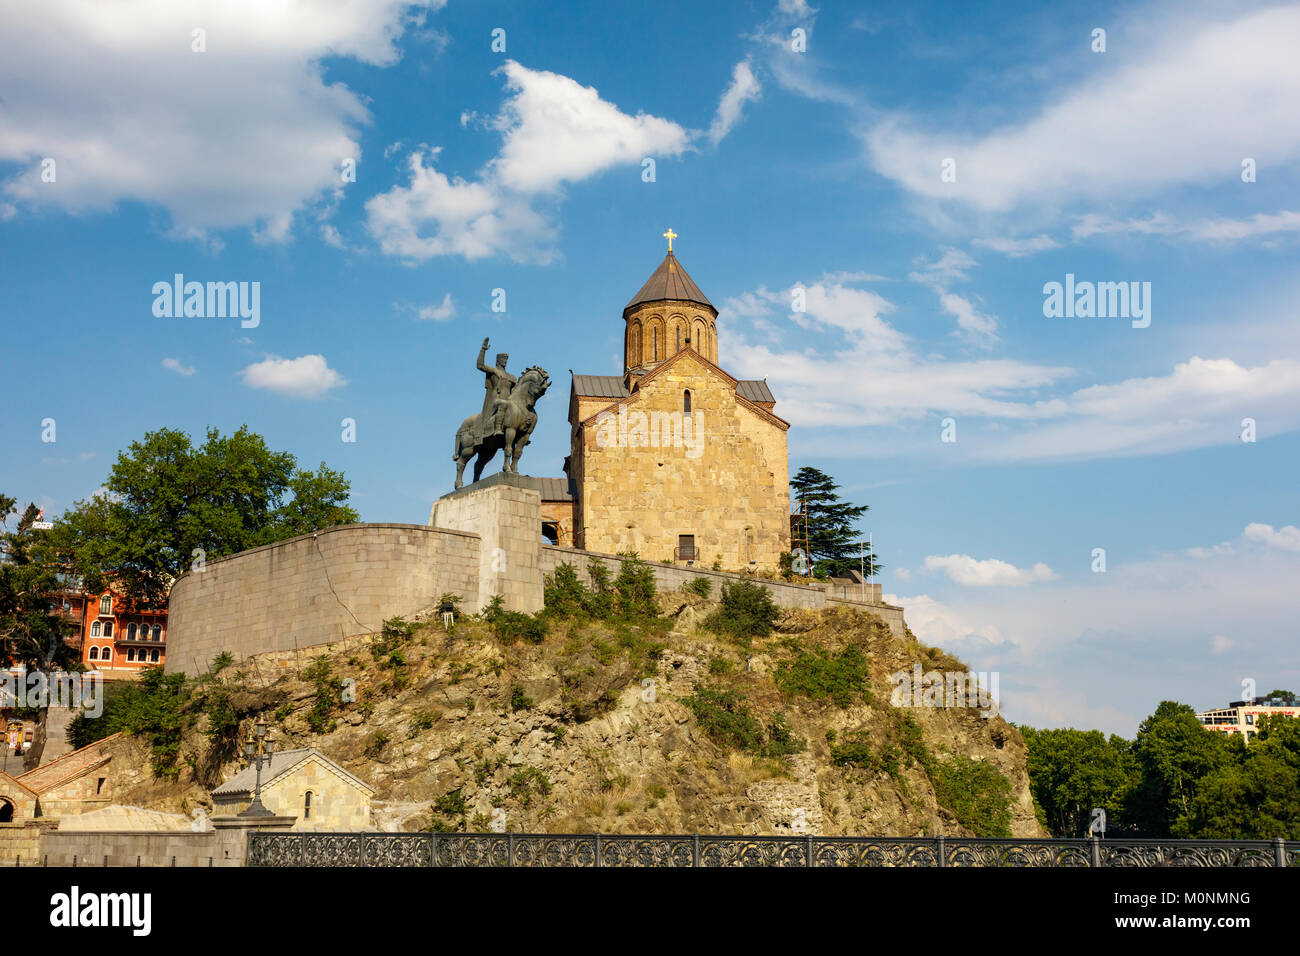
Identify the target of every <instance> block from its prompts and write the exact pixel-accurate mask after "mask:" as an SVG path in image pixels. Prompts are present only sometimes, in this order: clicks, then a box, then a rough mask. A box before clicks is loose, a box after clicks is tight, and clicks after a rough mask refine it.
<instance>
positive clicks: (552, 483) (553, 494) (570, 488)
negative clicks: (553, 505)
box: [535, 478, 578, 501]
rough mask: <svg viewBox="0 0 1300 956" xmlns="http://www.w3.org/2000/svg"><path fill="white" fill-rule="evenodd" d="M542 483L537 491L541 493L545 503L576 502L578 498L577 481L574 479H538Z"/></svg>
mask: <svg viewBox="0 0 1300 956" xmlns="http://www.w3.org/2000/svg"><path fill="white" fill-rule="evenodd" d="M535 480H536V481H538V482H540V484H539V485H538V486H537V490H538V491H539V492H541V495H542V500H543V501H574V500H575V499H576V498H577V497H578V496H577V493H576V489H577V484H578V483H577V481H575V480H574V479H572V478H537V479H535Z"/></svg>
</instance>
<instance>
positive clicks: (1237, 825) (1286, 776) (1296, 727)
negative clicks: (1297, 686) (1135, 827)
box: [1185, 714, 1300, 840]
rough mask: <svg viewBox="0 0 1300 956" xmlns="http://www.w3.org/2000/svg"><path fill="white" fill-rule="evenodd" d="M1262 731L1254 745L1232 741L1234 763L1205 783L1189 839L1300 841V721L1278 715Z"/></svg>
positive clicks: (1263, 720) (1261, 725) (1192, 815)
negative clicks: (1276, 838)
mask: <svg viewBox="0 0 1300 956" xmlns="http://www.w3.org/2000/svg"><path fill="white" fill-rule="evenodd" d="M1258 726H1259V733H1258V734H1257V735H1256V736H1255V738H1254V739H1253V740H1251V742H1250V743H1249V744H1248V745H1242V743H1241V741H1240V738H1236V739H1234V740H1232V741H1230V742H1229V745H1228V748H1227V750H1228V755H1229V757H1230V762H1229V763H1226V764H1224V765H1223V766H1221V767H1219V768H1218V769H1217V770H1214V771H1211V772H1210V773H1209V774H1207V775H1206V776H1205V777H1204V778H1203V779H1202V780H1201V781H1200V782H1199V785H1198V786H1197V788H1196V794H1195V796H1194V797H1193V798H1192V807H1191V812H1190V813H1189V814H1188V819H1187V822H1186V826H1185V834H1186V835H1187V836H1190V837H1196V838H1198V839H1221V840H1222V839H1235V840H1269V839H1272V838H1273V837H1279V836H1280V837H1283V838H1284V839H1288V840H1300V720H1296V719H1293V718H1287V717H1284V716H1282V715H1280V714H1274V715H1270V716H1267V717H1263V718H1261V719H1260V722H1259V725H1258ZM1207 736H1211V735H1209V734H1207Z"/></svg>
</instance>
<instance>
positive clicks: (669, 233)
mask: <svg viewBox="0 0 1300 956" xmlns="http://www.w3.org/2000/svg"><path fill="white" fill-rule="evenodd" d="M664 238H665V239H667V240H668V251H669V252H672V251H673V240H674V239H676V238H677V233H675V232H673V227H672V226H669V227H668V231H667V232H665V233H664Z"/></svg>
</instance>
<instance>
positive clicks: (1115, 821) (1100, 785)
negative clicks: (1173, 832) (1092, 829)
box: [1020, 727, 1204, 837]
mask: <svg viewBox="0 0 1300 956" xmlns="http://www.w3.org/2000/svg"><path fill="white" fill-rule="evenodd" d="M1020 732H1021V734H1022V735H1023V736H1024V738H1025V748H1026V755H1025V764H1026V767H1027V769H1028V771H1029V789H1030V792H1031V793H1032V794H1033V797H1034V803H1035V804H1036V805H1037V807H1038V808H1039V810H1040V811H1041V813H1042V822H1043V825H1044V826H1046V827H1047V829H1048V830H1050V831H1051V833H1052V835H1053V836H1057V837H1081V836H1083V835H1084V834H1085V832H1086V831H1087V828H1088V823H1089V821H1090V820H1091V816H1092V808H1093V807H1101V808H1102V809H1104V810H1105V811H1106V819H1107V823H1108V827H1109V829H1112V830H1116V829H1122V828H1123V827H1125V826H1126V823H1127V821H1126V820H1125V816H1124V803H1125V799H1126V798H1127V796H1128V793H1129V791H1130V790H1131V789H1132V788H1133V787H1134V786H1136V784H1137V782H1138V767H1137V764H1136V761H1135V760H1134V758H1133V755H1132V753H1131V752H1130V747H1131V745H1130V744H1129V742H1128V741H1127V740H1125V739H1124V738H1122V737H1117V736H1115V735H1111V737H1110V739H1109V740H1108V739H1107V738H1106V737H1105V735H1104V734H1102V732H1101V731H1100V730H1074V729H1060V730H1036V729H1035V728H1033V727H1021V728H1020ZM1203 732H1204V731H1202V733H1203Z"/></svg>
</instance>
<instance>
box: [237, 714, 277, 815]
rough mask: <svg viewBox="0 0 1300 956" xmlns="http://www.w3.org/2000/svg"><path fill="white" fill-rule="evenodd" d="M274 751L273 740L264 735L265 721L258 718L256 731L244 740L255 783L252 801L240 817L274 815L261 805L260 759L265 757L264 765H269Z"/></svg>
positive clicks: (246, 755)
mask: <svg viewBox="0 0 1300 956" xmlns="http://www.w3.org/2000/svg"><path fill="white" fill-rule="evenodd" d="M274 751H275V741H273V740H272V739H271V738H270V737H268V736H267V735H266V721H265V720H263V719H261V718H259V719H258V721H257V728H256V731H255V732H254V733H253V734H252V735H250V736H249V738H248V739H247V740H246V741H244V757H245V758H246V759H247V760H248V762H249V763H250V764H252V765H253V766H254V767H256V768H257V769H256V778H255V779H256V783H255V784H254V787H253V802H252V803H250V804H249V805H248V809H247V810H245V811H244V812H243V813H241V814H240V816H241V817H273V816H275V814H274V813H272V812H271V811H270V810H268V809H266V807H264V806H263V805H262V761H263V759H265V760H266V765H267V766H268V767H269V766H271V755H272V754H273V753H274Z"/></svg>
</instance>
